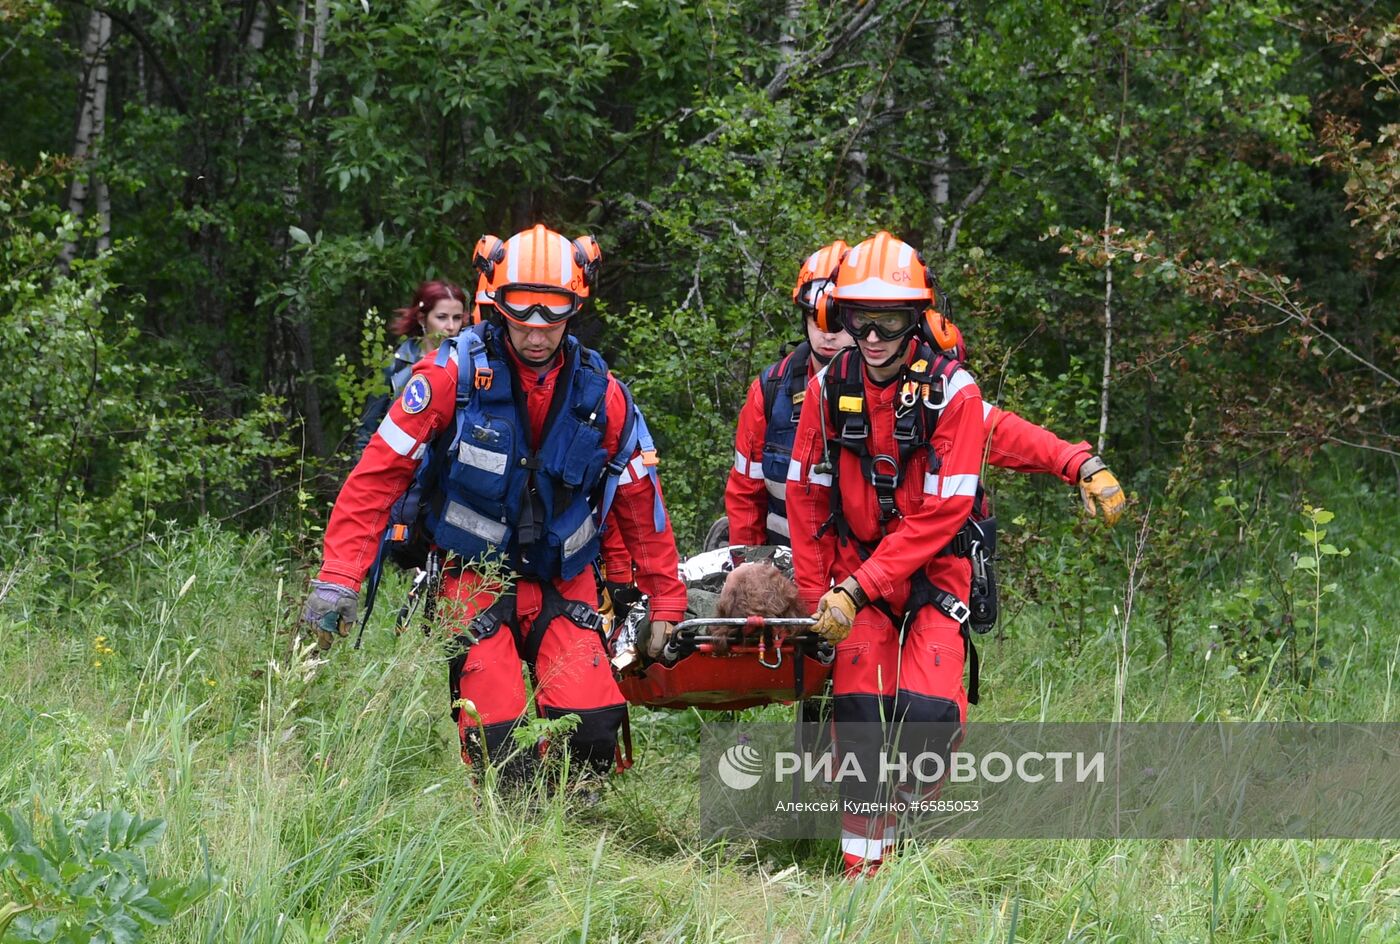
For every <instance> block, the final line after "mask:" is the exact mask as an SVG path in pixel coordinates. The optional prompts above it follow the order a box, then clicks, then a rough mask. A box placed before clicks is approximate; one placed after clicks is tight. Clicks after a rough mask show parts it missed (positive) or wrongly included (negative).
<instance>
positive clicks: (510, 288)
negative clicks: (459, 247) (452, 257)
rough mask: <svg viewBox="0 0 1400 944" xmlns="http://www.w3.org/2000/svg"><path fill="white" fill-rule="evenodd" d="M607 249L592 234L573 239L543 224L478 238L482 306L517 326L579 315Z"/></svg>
mask: <svg viewBox="0 0 1400 944" xmlns="http://www.w3.org/2000/svg"><path fill="white" fill-rule="evenodd" d="M602 258H603V252H602V250H601V249H600V248H599V247H598V241H597V240H595V239H594V238H593V237H592V236H581V237H579V238H578V239H569V238H568V237H565V236H561V235H560V234H559V233H556V232H555V231H554V230H552V229H549V228H547V227H545V226H544V225H542V224H536V225H535V226H532V227H531V228H530V229H527V230H522V231H520V232H518V233H516V234H515V235H514V236H512V237H511V238H510V239H507V240H506V241H505V242H501V241H500V240H499V239H496V237H494V236H483V237H481V239H480V240H478V241H477V251H476V253H475V254H474V257H473V262H475V263H476V264H477V268H478V269H480V270H481V274H482V280H483V281H484V282H485V285H482V284H481V282H478V284H477V304H478V305H485V304H490V305H494V306H495V307H496V308H497V309H498V310H499V311H500V312H501V314H502V315H503V316H505V317H506V318H507V319H508V320H510V321H512V322H514V323H515V324H518V325H522V326H525V325H529V326H545V325H555V324H559V323H560V322H562V321H565V320H566V319H568V318H570V317H572V316H573V315H576V314H578V311H579V309H580V308H582V307H583V302H584V300H585V299H587V298H588V296H589V295H590V294H592V291H593V285H594V282H595V281H596V280H597V276H598V266H599V264H600V263H601V262H602Z"/></svg>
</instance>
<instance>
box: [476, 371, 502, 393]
mask: <svg viewBox="0 0 1400 944" xmlns="http://www.w3.org/2000/svg"><path fill="white" fill-rule="evenodd" d="M495 379H496V372H495V371H494V370H492V369H491V368H490V367H478V368H477V369H476V373H475V374H474V375H473V377H472V386H474V387H476V389H478V390H485V389H487V388H488V387H490V386H491V383H492V381H494V380H495Z"/></svg>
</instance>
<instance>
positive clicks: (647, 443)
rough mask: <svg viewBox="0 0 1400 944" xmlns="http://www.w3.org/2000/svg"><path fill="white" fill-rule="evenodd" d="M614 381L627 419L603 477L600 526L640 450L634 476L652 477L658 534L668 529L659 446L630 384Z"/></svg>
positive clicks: (605, 519)
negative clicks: (660, 471) (639, 465)
mask: <svg viewBox="0 0 1400 944" xmlns="http://www.w3.org/2000/svg"><path fill="white" fill-rule="evenodd" d="M613 382H614V383H616V384H617V385H618V387H619V388H621V390H622V397H623V400H624V401H625V402H626V410H627V414H626V419H624V420H623V424H622V436H621V438H620V439H619V440H618V447H617V452H615V453H613V456H612V458H611V459H610V460H608V464H607V466H606V467H605V469H604V474H603V493H602V496H601V497H600V498H599V501H598V527H599V528H600V529H601V528H602V527H603V525H604V524H605V523H606V522H607V520H608V512H610V511H611V510H612V506H613V501H614V499H616V498H617V488H618V486H619V485H620V484H622V474H623V473H624V472H625V471H627V467H628V465H629V464H630V463H631V462H632V453H634V452H637V451H639V450H640V451H641V456H640V463H641V468H636V467H635V466H634V467H633V470H632V471H633V473H634V474H635V475H637V476H638V477H640V476H642V475H647V476H649V477H650V478H651V484H652V492H653V499H652V509H651V518H652V527H653V528H654V529H655V530H656V531H657V532H658V533H660V532H662V531H664V530H666V506H665V505H663V504H662V502H661V482H660V479H659V477H658V476H657V474H656V466H657V458H656V443H655V442H654V441H653V440H652V438H651V430H649V429H648V428H647V420H646V417H645V416H643V415H642V411H641V409H640V408H639V407H638V406H637V403H636V401H635V400H633V399H632V391H630V390H628V389H627V385H626V384H624V383H623V382H622V381H620V380H618V379H617V378H615V377H614V378H613Z"/></svg>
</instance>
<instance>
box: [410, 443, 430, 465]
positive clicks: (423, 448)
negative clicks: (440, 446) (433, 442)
mask: <svg viewBox="0 0 1400 944" xmlns="http://www.w3.org/2000/svg"><path fill="white" fill-rule="evenodd" d="M427 451H428V444H427V443H419V444H418V448H417V449H415V450H413V455H411V456H409V458H410V459H412V460H413V461H414V462H417V461H418V460H419V459H421V458H423V453H425V452H427Z"/></svg>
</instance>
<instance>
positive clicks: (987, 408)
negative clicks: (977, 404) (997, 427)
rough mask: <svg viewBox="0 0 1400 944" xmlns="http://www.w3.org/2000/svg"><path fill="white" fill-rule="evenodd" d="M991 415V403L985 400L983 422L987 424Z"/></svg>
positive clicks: (983, 402) (983, 403)
mask: <svg viewBox="0 0 1400 944" xmlns="http://www.w3.org/2000/svg"><path fill="white" fill-rule="evenodd" d="M991 415H992V405H991V404H990V403H988V402H987V401H986V400H983V401H982V421H983V422H984V423H985V422H986V421H987V417H989V416H991Z"/></svg>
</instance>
